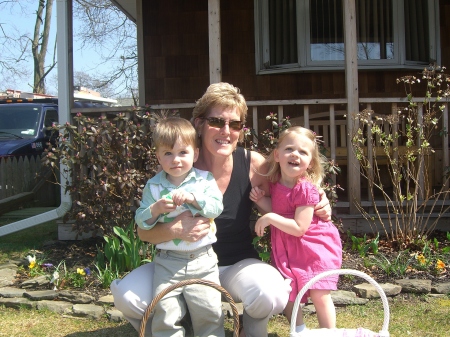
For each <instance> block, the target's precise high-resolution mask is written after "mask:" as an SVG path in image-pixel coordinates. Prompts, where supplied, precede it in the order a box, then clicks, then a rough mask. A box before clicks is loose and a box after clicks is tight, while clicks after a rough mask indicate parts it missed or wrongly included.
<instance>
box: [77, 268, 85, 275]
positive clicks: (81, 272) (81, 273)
mask: <svg viewBox="0 0 450 337" xmlns="http://www.w3.org/2000/svg"><path fill="white" fill-rule="evenodd" d="M77 273H78V274H80V275H82V276H85V275H86V272H85V271H84V269H82V268H77Z"/></svg>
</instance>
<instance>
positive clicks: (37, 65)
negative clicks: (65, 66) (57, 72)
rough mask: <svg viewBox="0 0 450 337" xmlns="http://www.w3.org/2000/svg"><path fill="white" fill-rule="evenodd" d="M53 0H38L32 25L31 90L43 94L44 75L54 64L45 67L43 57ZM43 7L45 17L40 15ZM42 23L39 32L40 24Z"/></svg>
mask: <svg viewBox="0 0 450 337" xmlns="http://www.w3.org/2000/svg"><path fill="white" fill-rule="evenodd" d="M53 1H54V0H47V1H46V0H39V5H38V10H37V12H36V24H35V26H34V34H33V42H32V45H31V51H32V54H33V61H34V82H33V92H34V93H39V94H45V77H46V75H47V74H48V73H49V71H50V70H51V69H53V68H54V67H55V65H56V63H55V62H53V64H52V65H51V66H50V67H48V69H47V71H46V69H45V57H46V55H47V48H48V39H49V34H50V25H51V21H52V8H53ZM44 9H45V17H42V14H43V13H44ZM42 24H43V25H44V27H43V30H42V32H41V26H42Z"/></svg>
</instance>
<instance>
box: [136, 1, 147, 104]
mask: <svg viewBox="0 0 450 337" xmlns="http://www.w3.org/2000/svg"><path fill="white" fill-rule="evenodd" d="M136 37H137V53H138V101H139V102H138V104H139V106H144V105H145V69H144V18H143V15H142V0H136Z"/></svg>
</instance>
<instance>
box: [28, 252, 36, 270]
mask: <svg viewBox="0 0 450 337" xmlns="http://www.w3.org/2000/svg"><path fill="white" fill-rule="evenodd" d="M26 259H27V260H28V263H29V265H28V268H30V269H33V268H34V267H36V256H34V255H33V256H30V255H28V256H27V257H26Z"/></svg>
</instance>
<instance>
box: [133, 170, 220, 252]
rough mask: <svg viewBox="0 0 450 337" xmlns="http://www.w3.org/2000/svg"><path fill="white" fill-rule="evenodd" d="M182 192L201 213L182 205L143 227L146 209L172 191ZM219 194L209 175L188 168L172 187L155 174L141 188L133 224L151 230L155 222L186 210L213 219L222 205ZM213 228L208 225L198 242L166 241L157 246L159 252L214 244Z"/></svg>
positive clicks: (149, 214) (164, 179)
mask: <svg viewBox="0 0 450 337" xmlns="http://www.w3.org/2000/svg"><path fill="white" fill-rule="evenodd" d="M180 189H181V190H184V191H186V192H188V193H192V194H193V195H194V197H195V200H196V201H197V203H198V204H199V206H200V207H201V210H199V209H197V208H195V207H193V206H192V205H190V204H186V203H185V204H183V205H181V206H178V207H177V208H176V209H175V211H173V212H170V213H168V214H165V215H160V216H159V217H158V219H157V220H156V221H155V223H153V224H150V225H149V224H147V223H146V222H145V221H146V220H148V219H150V218H152V213H151V211H150V206H151V205H152V204H154V203H155V202H156V201H157V200H159V199H161V198H163V197H166V196H170V195H171V192H172V191H174V190H180ZM222 198H223V195H222V192H220V190H219V187H218V186H217V183H216V180H215V179H214V177H213V175H212V174H211V172H208V171H203V170H199V169H196V168H192V169H191V171H190V172H189V174H188V175H187V177H186V178H185V179H184V181H183V182H182V183H181V184H180V185H179V186H175V185H173V184H172V183H171V182H169V181H168V180H167V174H166V172H164V171H161V172H159V173H158V174H156V175H155V176H154V177H153V178H151V179H149V180H148V182H147V184H146V185H145V188H144V191H143V193H142V200H141V205H140V207H139V208H138V209H137V210H136V216H135V220H136V224H137V225H138V226H139V227H140V228H142V229H146V230H148V229H152V228H153V227H154V226H155V224H156V222H170V221H172V220H173V219H174V218H175V217H176V216H177V215H179V214H181V213H182V212H185V211H187V210H189V211H190V212H191V213H192V215H196V214H197V213H199V214H200V215H201V216H203V217H205V218H210V219H214V218H216V217H217V216H219V215H220V213H222V211H223V204H222ZM216 231H217V229H216V226H215V224H214V222H211V227H210V233H209V234H208V235H206V236H205V237H204V238H202V239H201V240H199V241H196V242H187V241H182V240H180V239H175V240H172V241H168V242H163V243H160V244H157V245H156V247H157V248H159V249H167V250H186V251H187V250H194V249H198V248H200V247H203V246H206V245H208V244H212V243H214V242H216V241H217V238H216V235H215V233H216Z"/></svg>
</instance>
